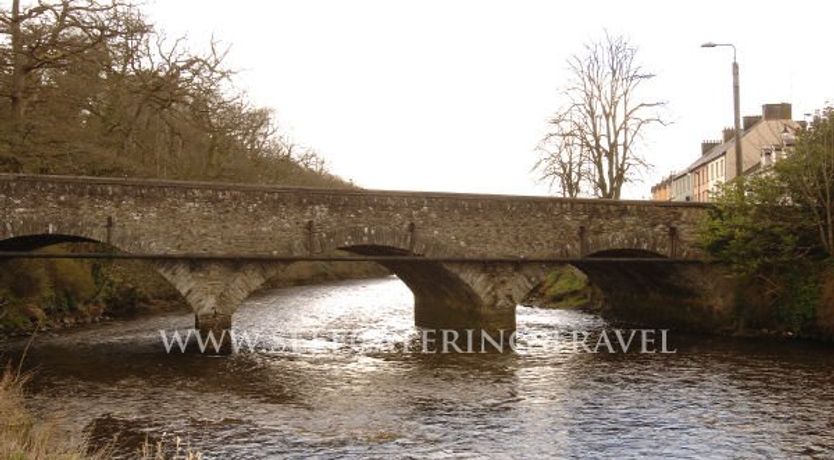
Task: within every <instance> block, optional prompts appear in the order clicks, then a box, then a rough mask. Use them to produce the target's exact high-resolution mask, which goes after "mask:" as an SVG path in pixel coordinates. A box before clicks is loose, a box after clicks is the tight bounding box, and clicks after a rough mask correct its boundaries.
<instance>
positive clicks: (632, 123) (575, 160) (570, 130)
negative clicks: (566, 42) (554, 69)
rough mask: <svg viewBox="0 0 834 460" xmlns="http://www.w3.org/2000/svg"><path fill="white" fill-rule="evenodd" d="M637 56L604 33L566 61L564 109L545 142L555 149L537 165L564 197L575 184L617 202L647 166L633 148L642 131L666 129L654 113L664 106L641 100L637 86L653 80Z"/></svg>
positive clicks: (617, 38)
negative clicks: (625, 186)
mask: <svg viewBox="0 0 834 460" xmlns="http://www.w3.org/2000/svg"><path fill="white" fill-rule="evenodd" d="M636 55H637V48H635V47H634V46H632V45H631V44H630V43H629V42H628V40H627V39H626V38H624V37H622V36H612V35H609V34H608V33H606V35H605V38H604V39H603V40H601V41H598V42H592V43H589V44H587V45H585V50H584V52H583V53H582V54H577V55H574V56H572V57H571V58H570V59H568V66H569V70H570V73H571V79H570V81H569V82H568V84H567V85H566V86H565V88H564V89H563V91H562V95H563V97H564V101H565V102H564V107H563V109H562V110H561V111H559V112H558V113H557V115H556V116H554V117H553V118H552V119H551V121H550V124H551V126H552V132H551V133H549V134H548V135H547V136H546V138H545V139H546V140H547V142H549V143H555V144H556V147H555V148H554V149H552V150H550V151H548V153H546V154H545V157H544V158H542V159H541V160H540V161H539V164H538V165H537V168H538V169H539V170H541V171H542V175H543V176H545V177H548V178H551V180H555V181H556V182H558V183H559V184H560V185H561V187H560V189H561V191H562V193H563V194H566V195H567V196H570V193H572V192H574V191H576V193H577V194H578V193H579V187H575V186H574V185H575V184H576V183H577V180H578V182H579V183H584V184H587V188H589V189H590V193H591V194H593V195H594V196H597V197H599V198H613V199H618V198H620V193H621V191H622V186H623V184H624V183H627V182H629V181H631V180H633V179H634V177H635V174H637V173H639V172H640V171H641V170H645V169H648V168H649V167H650V165H649V164H648V163H647V162H646V160H645V159H644V158H643V157H642V156H641V155H639V153H638V152H637V151H636V147H637V146H638V145H639V142H640V141H641V139H642V135H643V133H644V130H645V129H646V128H647V127H649V126H651V125H654V124H658V125H665V124H666V123H665V122H664V121H663V119H662V118H661V117H660V114H659V109H661V108H662V107H663V106H664V105H665V103H663V102H647V101H643V100H641V98H640V95H639V92H640V91H639V90H640V89H641V86H643V84H644V82H646V81H648V80H651V79H652V78H654V75H653V74H651V73H648V72H646V71H645V70H644V69H643V68H642V66H641V65H640V64H639V63H638V62H637V61H636ZM552 152H557V153H558V154H556V155H553V154H552ZM567 162H570V163H571V164H570V165H568V164H567ZM562 163H565V164H562ZM565 185H568V186H569V187H567V188H566V187H565ZM583 193H584V192H583Z"/></svg>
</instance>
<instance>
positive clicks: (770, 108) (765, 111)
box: [762, 102, 792, 120]
mask: <svg viewBox="0 0 834 460" xmlns="http://www.w3.org/2000/svg"><path fill="white" fill-rule="evenodd" d="M762 116H763V117H764V119H765V120H790V119H791V118H792V114H791V105H790V104H788V103H787V102H782V103H781V104H765V105H763V106H762Z"/></svg>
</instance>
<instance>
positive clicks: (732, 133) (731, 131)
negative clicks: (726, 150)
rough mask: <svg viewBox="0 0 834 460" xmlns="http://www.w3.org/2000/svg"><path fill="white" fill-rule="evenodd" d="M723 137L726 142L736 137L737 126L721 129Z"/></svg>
mask: <svg viewBox="0 0 834 460" xmlns="http://www.w3.org/2000/svg"><path fill="white" fill-rule="evenodd" d="M721 137H722V139H724V142H730V141H731V140H733V138H734V137H736V130H735V128H724V129H723V130H721Z"/></svg>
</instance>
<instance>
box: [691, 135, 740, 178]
mask: <svg viewBox="0 0 834 460" xmlns="http://www.w3.org/2000/svg"><path fill="white" fill-rule="evenodd" d="M745 134H747V133H742V136H744V135H745ZM735 145H736V141H735V139H733V140H730V141H727V142H724V143H723V144H718V145H716V146H715V147H713V148H711V149H709V151H708V152H707V153H705V154H703V155H701V156H700V157H699V158H698V159H697V160H695V162H694V163H692V164H691V165H689V166H688V167H687V168H686V170H687V171H692V170H693V169H697V168H698V167H699V166H701V165H705V164H707V163H709V162H711V161H712V160H715V159H716V158H720V157H721V155H724V154H725V153H727V150H730V148H735Z"/></svg>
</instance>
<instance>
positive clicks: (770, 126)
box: [686, 120, 799, 171]
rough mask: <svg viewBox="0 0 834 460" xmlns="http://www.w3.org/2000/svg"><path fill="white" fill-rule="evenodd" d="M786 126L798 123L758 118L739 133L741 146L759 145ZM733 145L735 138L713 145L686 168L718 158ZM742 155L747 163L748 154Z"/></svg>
mask: <svg viewBox="0 0 834 460" xmlns="http://www.w3.org/2000/svg"><path fill="white" fill-rule="evenodd" d="M786 126H787V127H789V128H791V129H796V128H797V127H798V126H799V125H798V123H797V122H795V121H792V120H759V121H758V122H756V123H755V124H754V125H753V126H751V127H750V128H748V129H746V130H745V131H744V132H743V133H741V142H742V146H744V145H745V144H746V145H747V146H748V147H750V144H753V145H754V146H756V148H758V147H761V145H760V144H762V142H765V141H767V140H768V139H771V138H773V137H774V136H778V135H781V133H782V130H783V129H784V128H785V127H786ZM735 145H736V141H735V139H730V140H729V141H727V142H724V143H722V144H718V145H716V146H715V147H713V148H711V149H710V150H709V151H707V153H705V154H704V155H701V156H700V157H699V158H698V159H697V160H695V162H693V163H692V164H690V165H689V167H687V168H686V170H687V171H692V170H694V169H697V168H698V167H700V166H703V165H705V164H707V163H709V162H711V161H713V160H715V159H717V158H720V157H721V156H722V155H724V154H726V153H727V152H728V151H732V150H733V149H735ZM744 156H745V158H746V159H745V163H748V162H749V161H748V160H749V159H748V158H747V157H748V156H749V154H747V153H745V155H744Z"/></svg>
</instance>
